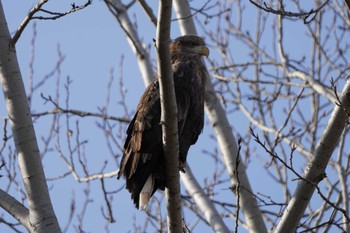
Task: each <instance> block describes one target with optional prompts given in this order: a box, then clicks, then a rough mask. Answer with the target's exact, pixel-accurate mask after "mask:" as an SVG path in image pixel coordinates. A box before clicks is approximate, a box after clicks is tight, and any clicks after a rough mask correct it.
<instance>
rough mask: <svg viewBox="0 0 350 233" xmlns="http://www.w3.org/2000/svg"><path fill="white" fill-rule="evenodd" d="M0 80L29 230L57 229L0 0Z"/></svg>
mask: <svg viewBox="0 0 350 233" xmlns="http://www.w3.org/2000/svg"><path fill="white" fill-rule="evenodd" d="M0 54H1V55H0V80H1V84H2V89H3V93H4V97H5V103H6V108H7V112H8V116H9V119H10V123H11V129H12V133H13V138H14V141H15V145H16V150H17V153H18V162H19V168H20V170H21V173H22V178H23V183H24V186H25V190H26V195H27V200H28V207H29V222H30V227H31V229H29V230H31V231H35V232H53V233H54V232H60V227H59V225H58V222H57V219H56V216H55V213H54V210H53V208H52V204H51V200H50V196H49V191H48V187H47V184H46V180H45V175H44V170H43V166H42V164H41V160H40V154H39V148H38V144H37V140H36V136H35V132H34V127H33V122H32V119H31V113H30V109H29V105H28V100H27V95H26V92H25V89H24V84H23V80H22V77H21V72H20V69H19V65H18V61H17V57H16V51H15V48H14V47H13V46H11V37H10V33H9V30H8V27H7V23H6V19H5V16H4V12H3V9H2V4H1V2H0Z"/></svg>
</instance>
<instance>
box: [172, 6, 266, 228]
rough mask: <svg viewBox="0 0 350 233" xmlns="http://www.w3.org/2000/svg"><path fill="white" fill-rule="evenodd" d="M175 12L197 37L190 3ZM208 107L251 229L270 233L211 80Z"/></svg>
mask: <svg viewBox="0 0 350 233" xmlns="http://www.w3.org/2000/svg"><path fill="white" fill-rule="evenodd" d="M174 9H175V12H176V15H177V18H179V19H180V20H179V21H178V22H179V25H180V30H181V33H182V34H196V29H195V26H194V23H193V20H192V17H191V11H190V8H189V5H188V2H187V1H186V0H174ZM205 107H206V109H205V110H206V113H207V116H208V119H209V121H210V122H211V125H212V127H213V129H214V132H215V135H216V137H217V140H218V143H219V148H220V152H221V155H222V158H223V161H224V164H225V167H226V170H227V172H228V173H229V175H230V178H231V184H232V187H237V185H239V186H240V187H241V188H239V192H238V195H239V196H240V202H239V205H240V208H241V209H242V212H243V214H244V217H245V219H246V221H247V225H248V227H249V229H250V231H251V232H259V233H263V232H267V229H266V226H265V223H264V220H263V218H262V214H261V212H260V209H259V206H258V203H257V201H256V199H255V196H254V195H253V191H252V188H251V186H250V183H249V180H248V176H247V174H246V172H245V167H244V165H243V163H239V164H238V169H236V161H237V156H239V153H238V149H237V140H236V139H235V137H234V136H233V134H232V129H231V126H230V124H229V122H228V120H227V117H226V113H225V111H224V109H223V108H222V106H221V105H220V102H219V101H218V99H217V97H216V94H215V90H214V87H213V85H212V84H211V82H210V80H208V82H207V86H206V98H205ZM237 172H238V173H237ZM237 177H238V180H239V182H238V180H237Z"/></svg>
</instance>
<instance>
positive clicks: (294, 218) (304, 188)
mask: <svg viewBox="0 0 350 233" xmlns="http://www.w3.org/2000/svg"><path fill="white" fill-rule="evenodd" d="M344 109H346V110H347V111H350V80H347V82H346V84H345V86H344V89H343V92H342V96H341V106H335V108H334V110H333V113H332V115H331V117H330V119H329V122H328V124H327V126H326V128H325V130H324V132H323V135H322V137H321V138H320V140H319V143H318V144H317V146H316V149H315V152H314V156H313V157H312V159H311V161H310V162H309V164H308V166H307V168H306V171H305V173H304V175H303V177H304V178H305V179H306V180H308V181H310V182H312V183H315V184H317V183H319V182H320V181H321V180H322V179H323V177H324V175H325V169H326V167H327V164H328V162H329V159H330V157H331V155H332V153H333V150H334V148H335V147H336V146H337V144H338V141H339V138H340V136H341V134H342V132H343V130H344V127H345V126H346V124H347V121H348V119H349V116H348V115H347V114H346V111H344ZM315 188H316V186H315V185H312V184H310V183H309V182H305V181H303V180H301V181H299V183H298V186H297V189H296V191H295V193H294V195H293V197H292V199H291V200H290V202H289V204H288V206H287V208H286V210H285V211H284V214H283V215H282V219H281V221H280V223H279V224H278V225H277V228H276V231H275V232H276V233H282V232H287V231H288V232H289V231H292V232H294V231H295V229H296V228H297V226H298V224H299V222H300V219H301V217H302V215H303V213H304V211H305V209H306V207H307V205H308V204H309V201H310V199H311V196H312V194H313V192H314V190H315Z"/></svg>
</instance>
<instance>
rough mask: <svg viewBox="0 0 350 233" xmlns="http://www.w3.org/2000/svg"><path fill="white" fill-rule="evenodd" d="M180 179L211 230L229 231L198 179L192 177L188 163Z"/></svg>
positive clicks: (225, 232) (222, 232) (218, 232)
mask: <svg viewBox="0 0 350 233" xmlns="http://www.w3.org/2000/svg"><path fill="white" fill-rule="evenodd" d="M181 180H182V183H183V184H184V185H185V187H186V190H187V191H188V193H189V194H190V196H191V197H192V198H193V200H194V201H195V203H196V205H197V206H198V208H199V209H200V210H201V212H203V214H204V217H205V219H206V220H207V221H208V223H209V225H210V226H211V228H213V231H214V232H216V233H228V232H230V231H229V229H228V228H227V226H226V225H225V223H224V221H223V220H222V216H221V215H220V214H219V212H218V211H217V210H216V208H215V206H214V205H213V203H212V202H211V200H210V199H209V198H208V196H207V195H206V194H205V193H204V192H203V189H201V187H200V185H199V184H198V181H197V180H196V179H194V175H193V174H192V171H191V168H190V166H189V165H186V173H181Z"/></svg>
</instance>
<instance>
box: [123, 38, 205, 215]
mask: <svg viewBox="0 0 350 233" xmlns="http://www.w3.org/2000/svg"><path fill="white" fill-rule="evenodd" d="M170 55H171V63H172V70H173V78H174V88H175V95H176V104H177V110H178V115H177V120H178V137H179V161H180V163H179V170H182V171H184V166H185V162H186V156H187V152H188V150H189V148H190V146H191V145H193V144H194V143H196V141H197V139H198V136H199V134H200V133H201V131H202V129H203V125H204V92H205V83H206V79H207V76H208V72H207V70H206V68H205V65H204V64H203V62H202V56H208V55H209V49H208V48H207V47H206V45H205V42H204V40H203V39H202V38H201V37H198V36H195V35H186V36H181V37H178V38H177V39H175V40H173V41H171V42H170ZM160 118H161V106H160V97H159V83H158V79H157V78H155V79H154V80H153V82H152V83H151V84H150V85H149V86H148V87H147V88H146V90H145V92H144V94H143V95H142V97H141V99H140V101H139V104H138V106H137V109H136V113H135V116H134V118H133V119H132V121H131V123H130V125H129V127H128V129H127V137H126V140H125V144H124V151H123V157H122V160H121V163H120V169H119V172H118V179H119V178H120V177H121V176H122V175H124V176H125V178H126V188H127V189H128V190H129V192H130V193H131V198H132V199H133V202H134V204H135V206H136V208H138V209H145V208H146V207H147V204H148V201H149V199H150V197H151V196H152V195H153V194H154V193H155V191H156V190H157V189H161V190H164V188H165V187H166V186H167V183H166V178H165V169H166V167H165V165H164V156H165V155H164V151H163V144H162V126H161V124H160Z"/></svg>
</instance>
